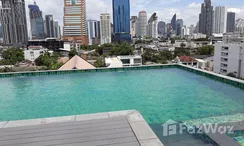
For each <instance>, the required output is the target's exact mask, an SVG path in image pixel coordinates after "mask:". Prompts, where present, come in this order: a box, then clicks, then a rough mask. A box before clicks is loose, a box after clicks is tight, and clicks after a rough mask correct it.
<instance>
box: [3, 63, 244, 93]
mask: <svg viewBox="0 0 244 146" xmlns="http://www.w3.org/2000/svg"><path fill="white" fill-rule="evenodd" d="M163 68H179V69H183V70H186V71H189V72H192V73H195V74H198V75H201V76H206V77H208V78H210V79H213V80H216V81H220V82H223V83H226V84H229V85H232V86H235V87H238V88H241V89H244V81H241V80H240V81H239V80H237V79H233V78H230V77H226V76H220V75H218V74H216V73H212V72H208V71H204V70H200V69H196V68H193V67H190V66H186V65H181V64H173V65H168V64H167V65H147V66H135V67H122V68H96V69H86V70H65V71H59V70H55V71H37V72H16V73H0V78H9V77H19V76H42V75H62V74H76V73H84V72H91V73H92V72H118V71H128V70H150V69H163Z"/></svg>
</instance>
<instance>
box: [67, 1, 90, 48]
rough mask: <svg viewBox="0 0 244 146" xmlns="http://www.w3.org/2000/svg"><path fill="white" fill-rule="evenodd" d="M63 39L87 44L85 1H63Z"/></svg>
mask: <svg viewBox="0 0 244 146" xmlns="http://www.w3.org/2000/svg"><path fill="white" fill-rule="evenodd" d="M63 21H64V26H63V39H64V40H68V41H70V42H78V43H82V44H88V36H87V22H86V0H64V18H63Z"/></svg>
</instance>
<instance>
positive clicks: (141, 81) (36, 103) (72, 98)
mask: <svg viewBox="0 0 244 146" xmlns="http://www.w3.org/2000/svg"><path fill="white" fill-rule="evenodd" d="M0 92H1V94H0V108H1V110H0V121H7V120H20V119H33V118H42V117H55V116H66V115H76V114H86V113H97V112H107V111H116V110H128V109H136V110H138V111H140V112H141V114H142V115H143V116H144V118H145V119H146V121H147V122H148V123H149V124H162V123H163V122H165V121H167V120H168V119H172V120H176V121H185V120H190V119H198V118H204V117H209V116H220V115H231V114H236V113H244V98H243V97H244V90H241V89H239V88H235V87H233V86H230V85H227V84H224V83H221V82H217V81H214V80H211V79H209V78H206V77H204V76H199V75H197V74H194V73H191V72H187V71H184V70H181V69H177V68H168V69H151V70H131V71H121V72H90V73H76V74H64V75H54V76H28V77H14V78H1V79H0Z"/></svg>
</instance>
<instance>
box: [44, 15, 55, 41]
mask: <svg viewBox="0 0 244 146" xmlns="http://www.w3.org/2000/svg"><path fill="white" fill-rule="evenodd" d="M45 33H46V37H48V38H54V37H55V31H54V20H53V15H46V16H45Z"/></svg>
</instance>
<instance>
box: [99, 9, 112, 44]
mask: <svg viewBox="0 0 244 146" xmlns="http://www.w3.org/2000/svg"><path fill="white" fill-rule="evenodd" d="M100 35H101V44H108V43H111V24H110V15H109V13H103V14H101V15H100Z"/></svg>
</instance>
